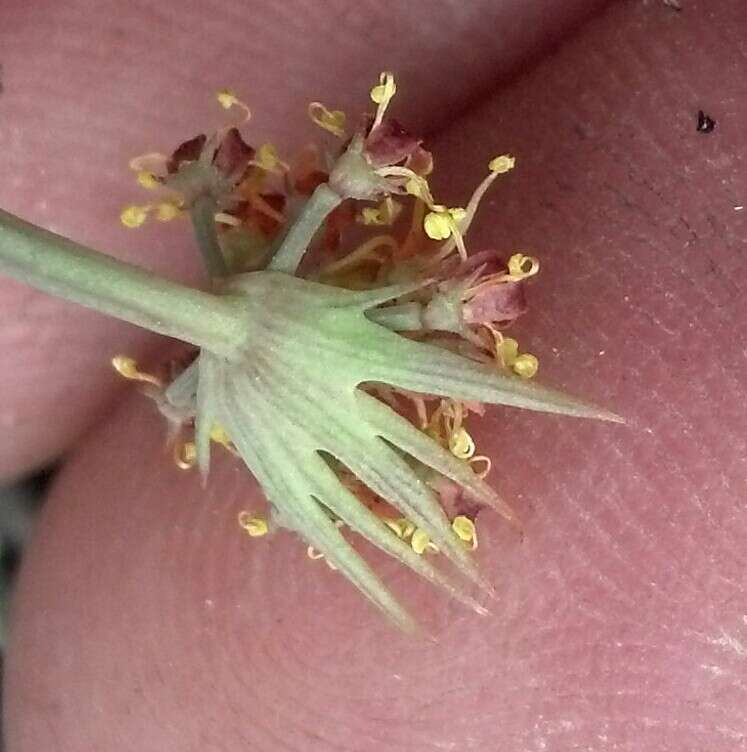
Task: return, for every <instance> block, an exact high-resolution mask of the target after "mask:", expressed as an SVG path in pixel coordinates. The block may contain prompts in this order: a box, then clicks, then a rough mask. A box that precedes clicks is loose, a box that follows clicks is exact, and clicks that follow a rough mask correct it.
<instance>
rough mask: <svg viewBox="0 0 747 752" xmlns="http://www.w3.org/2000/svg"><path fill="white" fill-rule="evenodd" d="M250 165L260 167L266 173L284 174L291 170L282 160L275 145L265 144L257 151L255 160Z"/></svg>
mask: <svg viewBox="0 0 747 752" xmlns="http://www.w3.org/2000/svg"><path fill="white" fill-rule="evenodd" d="M249 164H252V165H254V166H255V167H259V168H260V169H262V170H265V172H274V173H275V174H278V175H279V174H282V173H283V172H288V171H289V170H290V167H289V165H288V164H287V163H286V162H284V161H283V160H282V159H280V156H279V155H278V150H277V148H276V147H275V145H274V144H263V145H262V146H260V147H259V149H257V154H256V156H255V158H254V159H253V160H252V161H251V162H249Z"/></svg>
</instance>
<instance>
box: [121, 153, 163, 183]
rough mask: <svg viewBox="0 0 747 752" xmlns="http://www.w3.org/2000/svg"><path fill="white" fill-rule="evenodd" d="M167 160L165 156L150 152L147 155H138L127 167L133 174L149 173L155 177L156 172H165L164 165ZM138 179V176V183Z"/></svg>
mask: <svg viewBox="0 0 747 752" xmlns="http://www.w3.org/2000/svg"><path fill="white" fill-rule="evenodd" d="M168 161H169V158H168V157H167V156H166V155H165V154H161V153H160V152H157V151H151V152H148V153H147V154H138V155H137V156H136V157H133V158H132V159H131V160H130V161H129V162H128V165H129V167H130V169H131V170H133V172H149V173H150V174H151V175H154V176H155V175H156V173H158V172H164V171H165V170H166V164H167V163H168ZM139 180H140V178H139V176H138V182H139Z"/></svg>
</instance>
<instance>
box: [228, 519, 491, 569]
mask: <svg viewBox="0 0 747 752" xmlns="http://www.w3.org/2000/svg"><path fill="white" fill-rule="evenodd" d="M383 521H384V524H385V525H386V526H387V527H388V528H389V529H390V530H391V531H392V532H393V533H394V534H395V535H396V536H397V537H398V538H401V539H402V540H404V541H407V542H408V543H409V544H410V546H411V548H412V550H413V551H414V552H415V553H416V554H418V555H420V556H422V555H423V554H426V553H438V546H436V544H435V543H434V542H433V541H432V540H431V539H430V537H429V536H428V533H426V532H425V530H422V529H421V528H419V527H415V525H414V524H413V523H412V522H410V521H409V520H408V519H406V518H405V517H399V518H385V519H384V520H383ZM335 524H336V526H337V527H338V528H343V527H344V524H343V523H342V522H341V521H339V520H338V521H337V522H336V523H335ZM239 527H241V528H242V529H243V530H244V531H245V532H246V534H247V535H248V536H249V537H250V538H261V537H262V536H265V535H267V534H268V533H269V532H270V527H269V524H268V523H267V520H266V519H265V518H264V517H263V516H262V515H259V514H252V513H251V512H247V511H246V510H243V511H241V512H239ZM451 529H452V530H453V531H454V533H455V534H456V536H457V537H458V538H459V540H461V541H463V543H464V545H465V546H467V547H468V548H470V550H472V551H474V550H475V549H476V548H477V529H476V527H475V523H474V521H473V520H471V519H470V518H469V517H467V516H466V515H464V514H460V515H457V516H456V517H454V519H453V520H452V521H451ZM306 555H307V556H308V557H309V559H312V560H314V561H318V560H319V559H324V560H325V561H326V563H327V566H328V567H330V569H335V568H336V567H335V565H334V564H332V563H331V562H330V561H329V560H327V559H326V558H325V556H324V554H322V553H320V552H319V551H317V550H316V549H315V548H314V547H313V546H308V548H307V549H306Z"/></svg>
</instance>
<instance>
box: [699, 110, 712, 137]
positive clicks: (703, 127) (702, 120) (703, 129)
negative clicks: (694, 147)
mask: <svg viewBox="0 0 747 752" xmlns="http://www.w3.org/2000/svg"><path fill="white" fill-rule="evenodd" d="M715 127H716V121H715V120H714V119H713V118H712V117H709V116H708V115H706V114H705V112H703V110H698V125H697V131H698V133H711V132H712V131H713V129H714V128H715Z"/></svg>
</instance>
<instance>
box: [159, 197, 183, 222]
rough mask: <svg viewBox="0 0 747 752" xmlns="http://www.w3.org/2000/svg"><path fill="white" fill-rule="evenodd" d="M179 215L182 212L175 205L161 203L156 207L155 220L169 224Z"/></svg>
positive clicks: (165, 202) (166, 202)
mask: <svg viewBox="0 0 747 752" xmlns="http://www.w3.org/2000/svg"><path fill="white" fill-rule="evenodd" d="M181 213H182V210H181V209H180V208H179V207H178V206H177V205H176V204H172V203H170V202H169V201H162V202H161V203H160V204H158V206H156V219H157V220H158V221H159V222H170V221H171V220H172V219H176V217H178V216H179V215H180V214H181Z"/></svg>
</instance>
